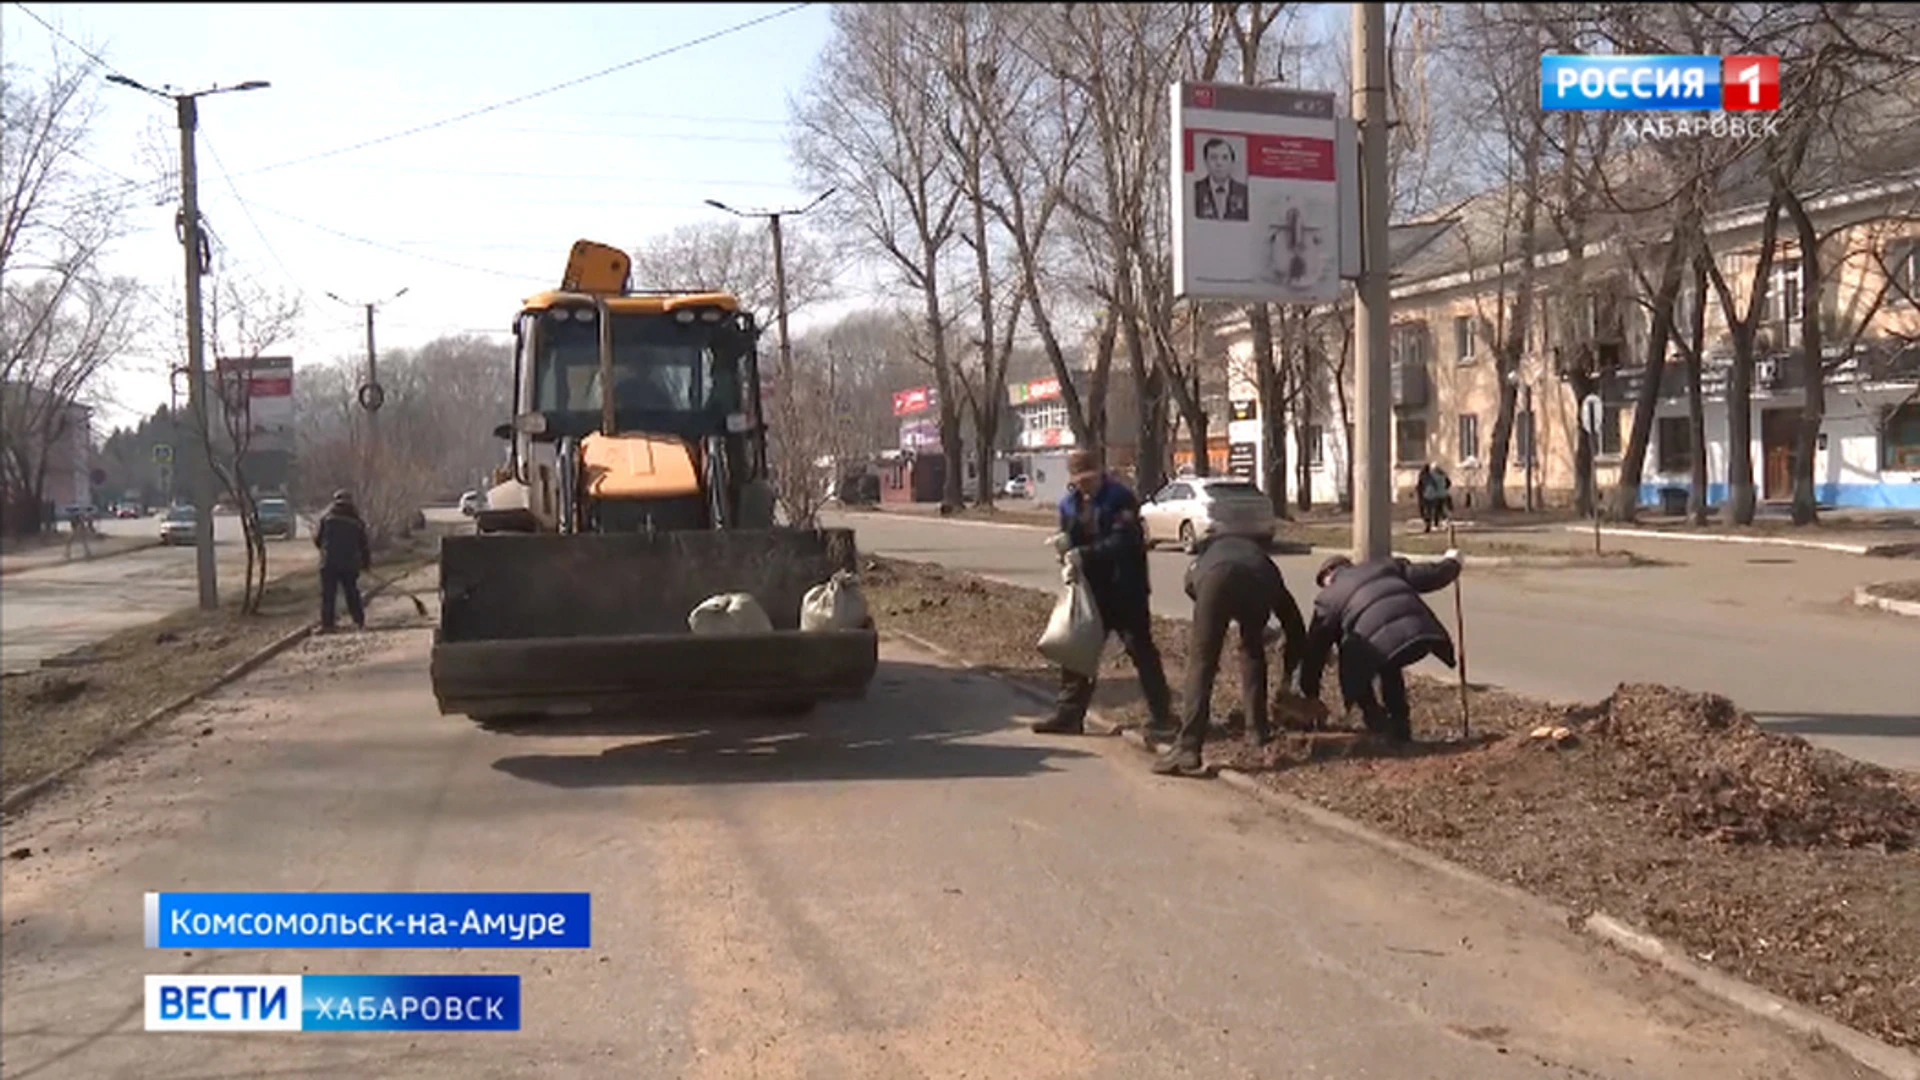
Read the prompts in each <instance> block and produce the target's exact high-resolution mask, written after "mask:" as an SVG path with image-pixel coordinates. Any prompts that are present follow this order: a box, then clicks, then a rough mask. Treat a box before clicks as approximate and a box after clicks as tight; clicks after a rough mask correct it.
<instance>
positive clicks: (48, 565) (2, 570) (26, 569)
mask: <svg viewBox="0 0 1920 1080" xmlns="http://www.w3.org/2000/svg"><path fill="white" fill-rule="evenodd" d="M160 546H161V544H160V541H159V539H158V538H154V539H150V540H142V541H141V542H140V543H138V544H134V545H133V546H131V547H123V548H118V549H116V550H113V551H109V552H105V553H103V554H100V555H95V556H93V557H91V558H86V557H82V558H78V559H61V560H60V561H59V562H51V561H49V562H42V563H34V564H32V565H30V566H15V567H14V568H13V569H11V570H9V569H7V568H6V567H5V566H4V565H0V577H12V576H14V575H15V574H31V573H35V572H37V571H40V570H52V569H54V568H55V567H59V566H72V565H74V564H75V563H90V562H99V561H100V560H101V559H111V558H114V557H115V556H119V555H131V554H133V553H134V552H136V551H147V550H150V549H152V548H157V547H160ZM15 557H16V558H26V556H24V555H21V556H15Z"/></svg>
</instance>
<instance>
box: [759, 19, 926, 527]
mask: <svg viewBox="0 0 1920 1080" xmlns="http://www.w3.org/2000/svg"><path fill="white" fill-rule="evenodd" d="M926 17H927V16H926V14H925V12H924V10H923V9H921V8H919V7H918V6H917V5H910V4H861V5H841V6H838V7H836V8H835V9H834V14H833V20H834V33H833V38H832V41H831V42H830V43H829V44H828V46H827V49H826V52H825V58H826V59H825V61H824V63H823V64H822V65H821V69H820V70H819V71H818V72H816V74H815V76H814V79H813V81H812V83H811V84H810V85H809V86H808V88H807V90H806V92H805V93H804V94H803V95H802V97H801V100H800V101H799V103H798V104H797V107H796V109H795V113H796V115H795V124H796V127H797V128H798V129H799V133H798V136H797V139H796V147H795V150H796V157H797V158H798V160H799V165H800V169H801V171H802V173H803V174H804V175H805V176H806V177H807V179H808V180H809V181H810V182H814V183H817V184H818V185H820V186H823V187H824V186H832V187H834V188H837V189H838V190H839V191H840V192H841V194H842V196H843V197H842V198H838V199H835V200H833V201H832V202H830V203H828V204H827V205H826V206H824V207H822V212H823V214H824V216H825V218H826V220H827V221H828V222H829V226H828V227H829V228H831V229H833V230H834V231H835V232H836V233H837V234H838V235H839V236H840V237H842V238H843V239H844V240H845V241H846V242H847V243H848V244H849V246H850V248H851V249H852V250H853V251H857V252H860V253H864V254H870V255H873V256H876V257H878V258H880V259H882V260H884V261H885V262H886V263H887V264H888V265H889V266H891V268H892V269H893V271H894V272H895V274H896V281H897V282H898V283H899V284H901V285H902V286H904V287H905V288H906V289H907V290H909V291H910V292H911V293H913V294H915V295H916V296H917V297H918V299H919V301H920V304H921V307H922V310H923V313H924V314H923V320H922V326H921V333H920V335H918V336H919V337H920V338H921V340H922V342H923V343H924V346H925V349H926V355H927V359H928V363H929V365H930V366H931V367H932V369H933V378H934V384H935V387H936V388H937V390H938V391H939V394H940V406H939V407H940V435H941V442H942V445H943V449H944V452H945V459H946V477H945V491H944V493H943V502H944V504H945V505H948V506H953V507H957V506H959V505H960V503H961V491H960V477H961V467H960V466H961V459H960V453H961V445H962V441H963V439H962V434H961V429H960V401H959V398H960V395H959V394H958V393H956V391H957V390H958V387H957V386H956V380H955V379H954V373H953V364H952V359H951V356H950V354H949V342H948V329H949V326H950V323H951V316H950V315H949V314H948V311H947V308H948V300H947V297H946V295H945V293H944V291H943V282H944V280H945V279H944V274H945V270H946V267H945V265H944V264H945V260H946V257H947V255H948V254H949V252H950V249H951V247H952V244H953V241H954V239H955V234H956V231H957V227H958V223H959V222H958V215H959V210H960V204H961V199H962V192H961V190H960V187H959V185H957V184H955V183H954V182H953V176H952V170H951V169H950V168H949V162H948V160H947V152H946V147H945V145H944V142H943V141H942V139H941V138H940V134H939V131H940V125H941V123H942V119H943V118H944V117H945V116H946V115H947V114H948V110H949V102H948V101H947V100H946V99H945V95H944V93H943V91H944V82H945V81H944V80H943V79H942V78H941V77H940V76H941V72H940V67H939V64H938V60H937V57H935V56H933V55H931V54H929V52H928V51H927V50H926V48H924V47H923V45H922V41H921V39H922V36H923V33H924V20H925V19H926Z"/></svg>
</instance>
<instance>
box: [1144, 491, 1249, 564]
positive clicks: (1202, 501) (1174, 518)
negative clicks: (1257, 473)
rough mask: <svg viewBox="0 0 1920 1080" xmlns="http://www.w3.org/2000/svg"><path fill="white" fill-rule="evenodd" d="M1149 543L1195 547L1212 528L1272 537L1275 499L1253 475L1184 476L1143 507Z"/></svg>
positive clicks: (1158, 492) (1149, 544)
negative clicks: (1246, 478)
mask: <svg viewBox="0 0 1920 1080" xmlns="http://www.w3.org/2000/svg"><path fill="white" fill-rule="evenodd" d="M1140 521H1141V524H1142V525H1144V526H1145V527H1146V532H1147V546H1148V547H1152V546H1154V545H1155V544H1161V543H1167V542H1169V541H1172V542H1177V543H1178V544H1179V545H1180V547H1181V549H1182V550H1184V551H1192V550H1193V548H1194V545H1195V544H1196V543H1197V542H1198V541H1199V539H1200V538H1201V537H1203V536H1205V535H1206V534H1207V531H1208V530H1209V529H1213V530H1214V531H1216V532H1218V533H1220V534H1222V535H1232V536H1250V537H1252V538H1254V539H1255V540H1258V541H1260V542H1261V543H1271V542H1272V541H1273V531H1274V517H1273V504H1272V503H1271V502H1269V501H1268V499H1267V494H1266V492H1264V491H1261V490H1260V489H1259V488H1257V487H1255V486H1254V484H1253V482H1252V481H1251V480H1243V479H1240V478H1238V477H1230V476H1218V477H1212V476H1209V477H1195V476H1186V477H1181V478H1179V479H1177V480H1174V481H1172V482H1170V483H1168V484H1167V486H1165V487H1163V488H1161V489H1160V490H1159V491H1156V492H1154V493H1153V495H1152V497H1150V498H1148V499H1147V500H1146V502H1145V503H1143V504H1141V507H1140Z"/></svg>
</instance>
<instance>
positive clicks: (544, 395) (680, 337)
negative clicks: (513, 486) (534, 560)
mask: <svg viewBox="0 0 1920 1080" xmlns="http://www.w3.org/2000/svg"><path fill="white" fill-rule="evenodd" d="M758 335H759V329H758V327H757V326H756V325H755V323H754V320H753V317H752V316H751V315H749V314H747V313H745V312H742V311H739V310H737V305H736V302H735V301H734V299H733V298H732V297H731V296H727V295H725V294H674V295H665V296H648V295H640V296H612V297H609V296H604V295H593V294H586V293H574V292H558V293H545V294H542V295H540V296H538V297H535V298H533V299H532V300H530V301H529V302H528V304H527V306H526V308H525V309H524V310H523V311H522V312H521V314H520V317H519V319H518V321H517V322H516V323H515V326H514V336H515V339H516V348H515V353H514V413H513V414H514V418H515V419H514V422H513V423H512V424H510V425H502V428H501V429H500V430H499V432H498V433H499V434H501V435H502V436H504V437H507V438H509V439H510V440H511V450H510V452H509V464H508V469H509V470H510V471H511V473H512V475H513V477H514V479H515V480H517V481H518V482H519V483H521V484H526V485H529V487H530V489H531V490H530V492H529V494H531V495H533V496H534V497H535V498H536V499H541V498H543V493H544V492H546V491H548V490H550V489H551V488H552V487H553V485H552V484H551V483H548V482H543V481H542V479H541V478H540V476H538V475H536V474H537V473H538V472H539V470H541V469H542V468H553V467H554V466H555V465H557V462H556V461H555V457H556V455H555V453H554V447H555V446H556V445H557V444H559V443H561V442H562V441H564V440H569V439H571V440H586V439H588V438H589V437H590V436H595V435H596V434H612V433H617V434H621V435H648V436H656V437H663V438H670V439H675V440H679V441H681V442H683V443H685V444H686V445H688V446H690V447H694V448H697V451H698V453H699V455H700V456H701V459H702V462H703V466H702V469H701V471H702V473H703V475H724V476H726V477H727V478H728V479H727V484H728V486H729V487H731V488H733V489H736V490H737V488H738V487H739V486H740V485H743V484H745V483H748V482H751V481H754V480H758V479H761V478H764V477H765V475H766V468H767V466H766V440H765V436H764V432H765V425H764V422H763V418H762V415H761V402H760V382H759V364H758V357H757V355H756V342H757V339H758ZM603 353H604V355H605V360H606V362H605V363H603V362H602V359H603ZM609 386H610V387H611V394H610V395H609V393H608V391H609ZM609 406H611V408H609ZM714 449H717V450H719V452H720V453H721V454H722V455H723V457H724V465H725V468H724V469H723V470H714V471H709V470H707V469H706V468H705V467H704V465H705V457H706V456H707V455H708V454H710V453H711V452H712V450H714ZM702 482H703V484H704V483H705V481H704V480H703V481H702ZM711 494H712V493H711V492H702V496H703V497H704V496H710V495H711ZM734 494H735V492H734V491H728V492H724V493H721V497H723V498H732V497H733V496H734ZM601 501H602V502H604V503H607V504H609V505H607V506H606V508H605V509H606V513H607V514H608V515H609V517H610V518H617V519H619V520H618V521H617V522H616V521H612V520H610V521H609V522H607V523H605V524H606V525H607V527H612V528H616V529H618V530H619V531H626V529H627V527H629V526H630V525H631V524H632V523H631V522H627V521H626V520H625V519H626V518H628V517H633V516H634V515H635V513H639V512H641V511H639V510H636V509H635V508H633V507H622V506H615V505H611V504H613V503H619V502H622V501H631V500H630V499H623V498H622V497H620V496H612V497H608V498H604V499H603V500H601ZM702 501H703V498H701V497H696V498H693V499H692V500H691V502H690V503H689V505H690V506H694V507H695V509H696V510H697V504H698V503H700V502H702ZM528 509H529V510H531V511H532V513H533V516H534V517H535V518H538V519H540V520H541V521H546V522H551V521H553V520H554V513H553V512H552V511H557V509H558V507H557V506H555V507H548V506H538V507H529V508H528ZM660 509H661V508H660V507H657V506H656V507H651V508H645V513H647V514H652V513H654V512H656V511H658V510H660ZM689 513H692V514H693V516H694V517H701V516H702V515H701V514H699V513H697V512H694V511H689ZM679 516H681V517H685V516H687V514H685V513H683V514H680V515H679ZM704 516H705V517H707V518H711V517H712V515H711V514H706V515H704ZM701 524H703V522H698V521H692V520H689V521H686V522H677V523H676V524H675V525H674V526H673V527H698V526H700V525H701Z"/></svg>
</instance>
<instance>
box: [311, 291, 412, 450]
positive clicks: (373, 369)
mask: <svg viewBox="0 0 1920 1080" xmlns="http://www.w3.org/2000/svg"><path fill="white" fill-rule="evenodd" d="M412 287H413V286H411V285H409V286H406V287H405V288H402V289H401V290H400V291H399V292H397V293H394V294H393V295H392V296H389V297H387V298H386V299H385V300H373V301H369V302H366V303H355V302H354V301H351V300H344V299H341V297H340V295H339V294H338V293H328V294H327V298H328V299H329V300H333V301H335V302H336V303H341V304H345V305H347V306H348V307H357V308H364V309H366V312H367V381H365V382H363V383H361V384H360V389H359V392H358V393H357V394H356V395H355V396H356V397H357V398H358V399H359V402H360V407H361V408H362V409H365V410H366V413H367V436H368V441H369V442H370V443H372V444H373V445H372V458H373V460H374V461H379V460H380V406H382V405H384V404H386V400H387V391H386V388H385V387H383V386H381V385H380V366H379V362H378V359H377V354H376V353H375V352H374V349H373V313H374V312H375V311H378V310H379V309H380V307H381V305H383V304H390V303H392V302H393V301H395V300H398V299H400V298H401V297H403V296H405V295H407V289H410V288H412Z"/></svg>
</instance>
